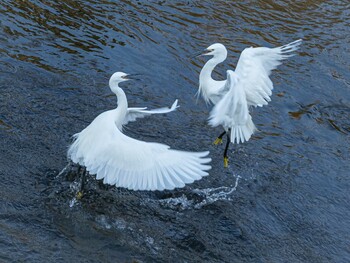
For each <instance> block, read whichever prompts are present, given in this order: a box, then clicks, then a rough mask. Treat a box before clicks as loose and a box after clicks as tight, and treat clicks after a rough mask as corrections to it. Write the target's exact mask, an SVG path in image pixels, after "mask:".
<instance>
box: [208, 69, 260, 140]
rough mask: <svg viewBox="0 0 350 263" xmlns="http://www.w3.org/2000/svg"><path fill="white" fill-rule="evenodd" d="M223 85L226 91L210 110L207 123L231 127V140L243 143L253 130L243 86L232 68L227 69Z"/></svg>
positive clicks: (214, 125)
mask: <svg viewBox="0 0 350 263" xmlns="http://www.w3.org/2000/svg"><path fill="white" fill-rule="evenodd" d="M225 85H226V87H225V89H227V90H228V92H227V93H226V94H225V95H224V96H223V98H222V99H221V100H220V101H219V102H218V103H217V104H216V105H215V106H214V108H213V109H212V111H211V112H210V117H209V124H210V125H212V126H213V127H216V126H219V125H222V126H223V127H224V128H225V129H226V130H228V129H231V142H233V143H234V142H236V143H240V142H242V143H243V142H245V141H248V140H249V139H250V137H251V135H252V134H253V132H254V131H255V126H254V124H253V122H252V118H251V116H250V114H249V109H248V104H247V99H246V94H245V91H244V87H243V86H242V81H241V80H240V79H238V78H237V76H236V75H235V72H233V71H232V70H228V71H227V81H226V84H225Z"/></svg>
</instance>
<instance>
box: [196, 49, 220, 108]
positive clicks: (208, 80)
mask: <svg viewBox="0 0 350 263" xmlns="http://www.w3.org/2000/svg"><path fill="white" fill-rule="evenodd" d="M225 59H226V55H222V56H214V57H212V58H211V59H209V60H208V61H207V63H205V65H204V67H203V68H202V70H201V72H200V74H199V90H198V94H202V97H203V98H204V100H205V101H206V102H209V100H210V98H209V97H210V95H209V90H210V88H211V87H212V83H213V82H214V81H215V80H213V78H212V77H211V73H212V72H213V70H214V68H215V67H216V65H218V64H219V63H221V62H223V61H224V60H225Z"/></svg>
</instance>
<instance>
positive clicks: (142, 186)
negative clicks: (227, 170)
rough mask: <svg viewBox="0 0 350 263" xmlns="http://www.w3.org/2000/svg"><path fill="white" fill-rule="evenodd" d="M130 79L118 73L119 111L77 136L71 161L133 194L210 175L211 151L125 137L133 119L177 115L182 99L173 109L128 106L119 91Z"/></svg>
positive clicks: (113, 80) (105, 115) (100, 117)
mask: <svg viewBox="0 0 350 263" xmlns="http://www.w3.org/2000/svg"><path fill="white" fill-rule="evenodd" d="M126 80H128V75H127V74H125V73H123V72H116V73H114V74H113V75H112V77H111V78H110V80H109V86H110V88H111V90H112V92H113V93H115V94H116V95H117V99H118V107H117V108H116V109H113V110H109V111H105V112H103V113H101V114H100V115H98V116H97V117H96V118H95V119H94V120H93V121H92V122H91V124H90V125H88V126H87V127H86V128H85V129H84V130H82V131H81V132H80V133H77V134H75V135H74V142H73V144H72V145H71V146H70V147H69V149H68V157H69V158H70V159H71V160H72V161H73V162H74V163H77V164H80V165H82V166H85V167H86V169H87V171H89V173H90V174H96V179H103V182H104V183H105V184H110V185H116V186H118V187H125V188H128V189H131V190H152V191H153V190H164V189H174V188H176V187H183V186H185V184H188V183H192V182H193V181H195V180H199V179H201V178H202V177H203V176H206V175H208V173H207V171H208V170H209V169H210V168H211V166H210V165H208V163H209V162H210V161H211V159H210V158H208V157H207V156H208V154H209V152H185V151H178V150H172V149H170V147H169V146H167V145H164V144H160V143H149V142H144V141H139V140H136V139H133V138H130V137H128V136H126V135H125V134H123V132H122V128H123V125H126V124H127V123H128V122H130V121H135V120H136V119H137V118H140V117H144V116H147V115H151V114H161V113H168V112H172V111H174V110H175V109H176V108H177V107H178V106H177V100H176V101H175V102H174V104H173V105H172V106H171V108H160V109H155V110H147V109H146V108H128V101H127V98H126V95H125V93H124V91H123V90H122V89H121V88H120V87H119V83H121V82H123V81H126Z"/></svg>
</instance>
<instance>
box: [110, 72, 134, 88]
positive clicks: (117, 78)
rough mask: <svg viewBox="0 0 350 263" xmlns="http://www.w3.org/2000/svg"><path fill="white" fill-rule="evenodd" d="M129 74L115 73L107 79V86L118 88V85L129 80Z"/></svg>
mask: <svg viewBox="0 0 350 263" xmlns="http://www.w3.org/2000/svg"><path fill="white" fill-rule="evenodd" d="M128 76H129V74H126V73H124V72H116V73H114V74H113V75H112V76H111V78H110V79H109V86H111V87H112V86H118V84H119V83H121V82H123V81H127V80H129V78H128Z"/></svg>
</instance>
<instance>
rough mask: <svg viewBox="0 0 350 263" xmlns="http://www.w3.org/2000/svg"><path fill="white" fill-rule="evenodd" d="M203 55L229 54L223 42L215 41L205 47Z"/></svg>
mask: <svg viewBox="0 0 350 263" xmlns="http://www.w3.org/2000/svg"><path fill="white" fill-rule="evenodd" d="M202 56H225V57H226V56H227V50H226V48H225V46H224V45H223V44H220V43H215V44H212V45H210V46H209V47H207V48H206V49H204V51H203V52H202Z"/></svg>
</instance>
